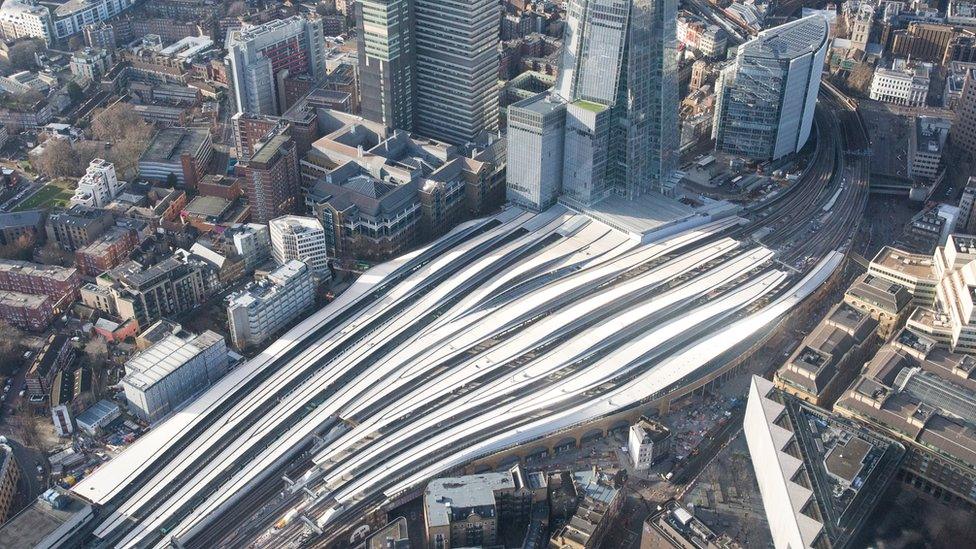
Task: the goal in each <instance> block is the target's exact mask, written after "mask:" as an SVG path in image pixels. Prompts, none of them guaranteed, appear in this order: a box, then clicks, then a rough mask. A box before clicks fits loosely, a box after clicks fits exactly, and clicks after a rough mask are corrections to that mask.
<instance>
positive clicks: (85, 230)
mask: <svg viewBox="0 0 976 549" xmlns="http://www.w3.org/2000/svg"><path fill="white" fill-rule="evenodd" d="M113 225H115V219H114V218H113V217H112V214H111V213H110V212H108V211H107V210H101V209H97V208H90V207H88V206H83V205H81V204H76V205H74V206H71V207H70V208H68V209H67V210H64V211H60V212H57V213H53V214H51V215H49V216H48V218H47V237H48V238H49V239H50V240H53V241H55V242H57V243H58V245H59V246H60V247H61V249H63V250H66V251H69V252H73V251H75V250H77V249H78V248H81V247H83V246H87V245H88V244H91V243H92V242H94V241H95V239H97V238H98V237H99V236H101V235H102V234H103V233H104V232H105V231H107V230H108V228H109V227H111V226H113Z"/></svg>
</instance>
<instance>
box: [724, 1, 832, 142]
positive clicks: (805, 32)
mask: <svg viewBox="0 0 976 549" xmlns="http://www.w3.org/2000/svg"><path fill="white" fill-rule="evenodd" d="M827 30H828V29H827V20H826V18H824V17H823V16H822V15H819V14H816V15H810V16H808V17H804V18H803V19H797V20H796V21H791V22H789V23H786V24H785V25H780V26H778V27H775V28H772V29H768V30H765V31H762V32H760V33H759V35H758V36H756V37H755V38H753V39H752V40H750V41H749V42H746V43H745V44H743V45H742V46H741V47H740V48H739V51H738V53H737V55H736V59H735V62H734V63H733V64H731V65H729V66H728V67H726V68H725V69H724V70H723V71H722V74H721V76H720V77H719V81H718V83H717V84H716V86H715V88H716V90H717V92H718V93H717V98H716V103H715V123H714V124H713V130H712V133H713V136H714V137H715V148H716V149H717V150H720V151H724V152H728V153H733V154H739V155H742V156H746V157H749V158H753V159H756V160H775V159H777V158H780V157H782V156H785V155H787V154H790V153H792V152H796V151H798V150H800V149H801V148H803V145H804V144H805V143H806V142H807V139H808V138H809V137H810V129H811V127H812V126H813V113H814V110H815V107H816V104H817V93H818V92H819V90H820V75H821V73H822V72H823V63H824V56H825V55H826V53H827V46H828V42H829V40H828V33H827Z"/></svg>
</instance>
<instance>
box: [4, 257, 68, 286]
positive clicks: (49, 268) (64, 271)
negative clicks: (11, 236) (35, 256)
mask: <svg viewBox="0 0 976 549" xmlns="http://www.w3.org/2000/svg"><path fill="white" fill-rule="evenodd" d="M0 272H6V273H10V274H19V275H22V276H40V277H44V278H47V279H51V280H56V281H59V282H65V281H68V280H70V279H71V278H72V277H74V276H76V274H77V272H78V269H75V268H74V267H59V266H57V265H41V264H40V263H31V262H29V261H17V260H13V259H0Z"/></svg>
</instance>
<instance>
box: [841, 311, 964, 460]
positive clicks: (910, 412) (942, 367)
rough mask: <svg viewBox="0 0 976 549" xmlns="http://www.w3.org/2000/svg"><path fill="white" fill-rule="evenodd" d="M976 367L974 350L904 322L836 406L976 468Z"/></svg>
mask: <svg viewBox="0 0 976 549" xmlns="http://www.w3.org/2000/svg"><path fill="white" fill-rule="evenodd" d="M974 369H976V359H974V358H973V357H972V356H969V355H963V354H958V353H951V352H949V351H947V350H945V349H944V348H940V347H937V346H935V345H934V341H932V340H929V339H928V338H927V337H926V336H924V335H919V334H916V333H915V332H914V331H913V330H911V329H910V328H905V329H903V330H902V331H901V332H900V333H899V334H898V335H896V337H895V340H894V341H893V342H891V343H889V344H888V345H886V346H884V347H882V348H881V350H879V351H878V353H877V354H876V355H875V356H874V358H873V359H872V360H871V361H870V362H869V363H868V364H867V366H866V367H865V369H864V371H863V372H862V374H861V378H860V379H859V380H857V381H856V382H855V383H854V385H852V387H851V389H850V390H849V391H848V392H847V393H845V395H844V396H842V397H841V399H840V400H838V401H837V404H836V408H837V409H842V410H844V411H845V412H846V413H850V414H853V415H855V416H857V417H859V418H861V419H863V420H865V421H867V422H869V423H872V424H874V425H876V426H878V428H879V429H881V430H882V431H883V432H887V433H890V434H892V435H893V436H896V437H908V438H910V439H912V440H916V441H919V442H921V443H922V444H924V445H926V446H928V447H929V448H930V449H932V450H933V451H935V452H937V453H938V454H941V455H943V456H946V457H948V458H950V459H952V460H954V461H956V462H957V463H960V464H961V465H963V466H965V467H968V468H969V470H971V471H973V472H976V404H974V403H976V380H973V379H972V378H971V376H972V373H973V370H974ZM856 395H860V398H857V397H856ZM865 397H866V398H865ZM872 403H873V404H872Z"/></svg>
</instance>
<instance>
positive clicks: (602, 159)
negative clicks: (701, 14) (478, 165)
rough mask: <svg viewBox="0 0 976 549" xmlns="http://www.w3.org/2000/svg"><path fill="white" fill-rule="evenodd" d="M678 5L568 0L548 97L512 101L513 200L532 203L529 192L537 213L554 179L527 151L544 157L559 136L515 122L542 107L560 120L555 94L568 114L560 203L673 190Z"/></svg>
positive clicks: (653, 0) (650, 0)
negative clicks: (555, 75) (539, 168)
mask: <svg viewBox="0 0 976 549" xmlns="http://www.w3.org/2000/svg"><path fill="white" fill-rule="evenodd" d="M676 11H677V5H676V2H675V0H570V2H569V7H568V9H567V20H566V30H565V36H564V43H565V46H564V49H563V54H562V60H561V63H560V69H559V75H558V78H557V80H556V86H555V88H554V89H553V91H552V92H551V93H552V97H550V98H547V97H545V96H543V95H540V96H536V97H534V98H531V99H526V100H524V101H522V102H519V103H517V104H515V105H512V106H510V107H509V118H510V120H514V121H515V124H514V126H513V127H512V128H510V130H509V134H510V140H509V147H508V151H509V155H508V172H509V174H511V175H510V181H511V182H512V184H513V187H512V188H510V190H509V191H510V192H509V195H510V196H518V197H520V198H522V199H523V200H522V201H521V202H520V203H522V204H523V205H525V204H531V201H530V200H525V199H526V197H542V198H543V200H540V201H538V202H537V203H536V204H532V207H533V209H542V208H544V207H545V203H546V200H545V199H544V198H545V197H547V196H549V195H550V194H551V193H550V190H551V189H550V187H551V185H550V182H551V179H552V176H551V175H549V174H547V173H539V172H537V171H536V170H534V169H533V165H535V164H539V163H541V162H542V160H540V159H539V158H528V157H527V156H526V154H525V151H526V150H533V151H534V150H536V149H539V150H541V151H542V153H543V154H544V155H545V156H546V159H547V160H546V161H547V162H548V161H550V160H551V158H552V157H553V155H552V154H551V149H552V147H553V146H555V145H554V143H556V141H555V140H553V139H551V138H547V137H545V136H543V135H542V134H541V129H542V128H535V129H533V128H530V127H527V126H525V125H523V124H521V122H520V120H523V119H528V120H533V119H534V118H535V116H536V115H534V114H533V113H540V112H545V113H548V114H547V115H546V118H547V120H550V121H551V120H556V119H557V118H558V117H559V116H562V113H558V114H557V109H556V108H555V107H553V106H552V100H553V98H556V99H558V100H559V101H560V103H561V105H562V111H563V112H564V120H565V124H564V128H563V130H564V138H563V140H562V147H563V150H562V169H561V173H559V174H558V176H557V178H556V179H557V181H561V182H562V188H561V189H560V190H559V192H560V193H561V194H562V196H563V198H564V199H565V200H567V201H569V202H570V203H573V204H576V205H579V206H580V207H584V208H586V207H590V206H593V205H595V204H597V203H599V202H601V201H602V200H604V199H605V198H607V197H608V196H611V195H617V196H622V197H626V198H631V199H632V198H636V197H638V196H641V195H643V194H647V193H649V192H660V193H664V194H669V192H670V188H669V183H670V179H671V176H672V174H673V173H674V171H675V169H676V165H677V154H678V135H679V128H678V73H677V50H676V48H675V43H676V42H675V18H676ZM542 102H546V104H542ZM545 129H546V133H547V134H549V135H551V131H552V130H551V129H549V128H545ZM540 146H541V148H540ZM531 174H536V175H537V177H536V178H535V179H531V178H529V177H528V176H529V175H531ZM513 177H514V178H515V179H512V178H513ZM520 177H521V179H518V178H520ZM514 186H518V187H521V189H516V188H514Z"/></svg>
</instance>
